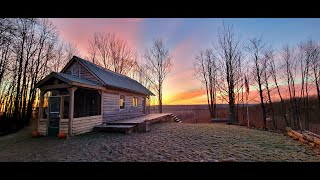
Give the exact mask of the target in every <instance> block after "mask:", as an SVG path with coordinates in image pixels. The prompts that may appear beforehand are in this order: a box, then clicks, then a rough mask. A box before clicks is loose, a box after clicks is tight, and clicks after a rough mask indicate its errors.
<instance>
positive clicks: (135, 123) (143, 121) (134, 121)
mask: <svg viewBox="0 0 320 180" xmlns="http://www.w3.org/2000/svg"><path fill="white" fill-rule="evenodd" d="M156 122H174V115H173V114H172V113H162V114H148V115H144V116H139V117H135V118H130V119H123V120H117V121H112V122H107V123H106V124H103V125H99V126H96V127H95V131H109V132H125V133H126V134H130V133H131V132H132V130H131V129H133V131H138V132H147V131H149V125H151V124H153V123H156Z"/></svg>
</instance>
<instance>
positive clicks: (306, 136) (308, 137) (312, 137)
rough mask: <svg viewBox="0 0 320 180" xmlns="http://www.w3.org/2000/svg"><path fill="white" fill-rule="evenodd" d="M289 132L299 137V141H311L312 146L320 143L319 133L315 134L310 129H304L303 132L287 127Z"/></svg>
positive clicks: (296, 137)
mask: <svg viewBox="0 0 320 180" xmlns="http://www.w3.org/2000/svg"><path fill="white" fill-rule="evenodd" d="M286 130H287V134H288V135H289V136H290V137H292V138H294V139H296V140H297V139H298V140H299V141H301V142H303V143H309V144H311V145H312V146H314V145H320V138H319V137H320V136H319V135H317V134H314V133H312V132H310V131H302V132H301V133H299V132H297V131H294V130H292V129H291V128H289V127H287V128H286Z"/></svg>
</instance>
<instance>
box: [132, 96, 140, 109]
mask: <svg viewBox="0 0 320 180" xmlns="http://www.w3.org/2000/svg"><path fill="white" fill-rule="evenodd" d="M138 106H139V100H138V97H137V96H133V98H132V107H134V108H137V107H138Z"/></svg>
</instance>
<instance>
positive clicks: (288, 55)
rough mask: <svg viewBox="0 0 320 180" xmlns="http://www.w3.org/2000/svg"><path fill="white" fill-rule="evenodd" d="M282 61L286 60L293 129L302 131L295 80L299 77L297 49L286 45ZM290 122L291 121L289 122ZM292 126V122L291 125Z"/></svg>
mask: <svg viewBox="0 0 320 180" xmlns="http://www.w3.org/2000/svg"><path fill="white" fill-rule="evenodd" d="M281 56H282V59H283V60H284V66H285V76H286V83H287V88H288V93H289V99H290V104H291V107H290V110H291V116H292V117H293V127H294V128H297V127H298V128H299V129H301V126H300V124H301V122H300V119H299V118H298V117H299V111H298V102H297V93H296V83H295V79H296V76H297V67H298V62H297V60H296V58H295V49H294V48H293V47H290V46H289V45H287V44H286V45H284V46H283V48H282V52H281ZM289 122H290V121H289ZM289 124H291V122H290V123H289Z"/></svg>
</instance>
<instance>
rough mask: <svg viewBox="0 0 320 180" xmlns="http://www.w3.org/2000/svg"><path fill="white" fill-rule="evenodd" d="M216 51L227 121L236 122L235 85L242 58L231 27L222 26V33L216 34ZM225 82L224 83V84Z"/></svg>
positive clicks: (238, 78)
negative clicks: (227, 111) (225, 103)
mask: <svg viewBox="0 0 320 180" xmlns="http://www.w3.org/2000/svg"><path fill="white" fill-rule="evenodd" d="M218 38H219V39H218V45H217V47H216V50H217V52H218V55H219V56H218V59H219V77H220V79H219V83H218V85H219V86H218V88H219V92H220V94H221V98H223V99H224V100H226V101H227V102H228V104H229V121H230V123H235V122H236V114H235V103H236V92H235V91H236V84H237V82H240V79H241V76H240V73H239V68H240V64H239V63H240V62H241V58H242V54H241V47H240V45H239V40H237V39H236V36H235V34H234V31H233V28H232V26H225V25H223V30H222V32H219V34H218ZM225 82H226V83H225Z"/></svg>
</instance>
